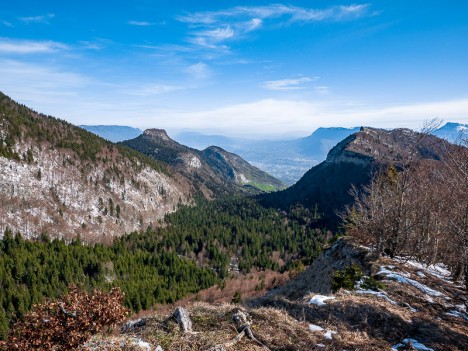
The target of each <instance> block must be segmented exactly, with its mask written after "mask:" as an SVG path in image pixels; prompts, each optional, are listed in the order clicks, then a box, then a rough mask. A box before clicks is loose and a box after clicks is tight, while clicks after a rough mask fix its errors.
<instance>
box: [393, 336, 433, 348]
mask: <svg viewBox="0 0 468 351" xmlns="http://www.w3.org/2000/svg"><path fill="white" fill-rule="evenodd" d="M409 345H411V346H413V348H415V349H416V350H418V351H434V349H431V348H429V347H427V346H425V345H424V344H421V343H420V342H419V341H417V340H415V339H410V338H407V339H404V340H403V341H402V342H401V343H399V344H396V345H394V346H393V347H392V351H398V349H399V348H400V347H406V346H409Z"/></svg>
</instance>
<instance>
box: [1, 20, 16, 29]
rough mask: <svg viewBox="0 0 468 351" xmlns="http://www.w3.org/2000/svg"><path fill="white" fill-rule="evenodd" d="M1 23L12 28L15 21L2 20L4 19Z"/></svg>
mask: <svg viewBox="0 0 468 351" xmlns="http://www.w3.org/2000/svg"><path fill="white" fill-rule="evenodd" d="M0 23H1V24H3V25H4V26H6V27H10V28H13V27H14V25H13V23H11V22H8V21H4V20H2V21H0Z"/></svg>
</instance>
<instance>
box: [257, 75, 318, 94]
mask: <svg viewBox="0 0 468 351" xmlns="http://www.w3.org/2000/svg"><path fill="white" fill-rule="evenodd" d="M317 79H318V77H313V78H310V77H299V78H287V79H280V80H269V81H266V82H263V83H262V84H261V85H260V86H261V87H262V88H265V89H268V90H282V91H284V90H300V89H304V88H305V87H304V84H306V83H309V82H312V81H314V80H317Z"/></svg>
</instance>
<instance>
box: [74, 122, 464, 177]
mask: <svg viewBox="0 0 468 351" xmlns="http://www.w3.org/2000/svg"><path fill="white" fill-rule="evenodd" d="M82 127H83V128H86V129H87V130H89V131H92V132H93V133H96V134H98V135H100V136H102V137H104V138H106V139H109V140H112V139H110V138H111V137H112V138H113V140H114V141H123V140H127V139H132V138H134V137H136V136H133V137H130V135H129V134H128V131H127V129H126V128H129V127H119V126H82ZM119 128H122V129H119ZM132 129H133V130H135V132H137V131H139V130H138V129H135V128H132ZM466 130H468V125H467V124H460V123H451V122H448V123H446V124H445V125H444V126H442V127H441V128H439V129H437V130H436V131H434V133H433V134H434V135H436V136H438V137H440V138H442V139H446V140H448V141H450V142H455V141H456V139H457V137H458V136H459V135H460V133H462V132H463V131H465V134H464V135H465V137H466V135H467V133H468V132H466ZM357 131H359V128H358V127H355V128H341V127H335V128H318V129H317V130H315V131H314V132H313V133H312V134H311V135H309V136H307V137H304V138H299V139H291V140H249V139H242V138H229V137H226V136H223V135H205V134H202V133H198V132H190V131H189V132H182V133H179V134H177V135H175V136H174V139H175V140H177V141H178V142H179V143H181V144H184V145H187V146H190V147H192V148H195V149H198V150H203V149H206V148H207V147H209V146H212V145H216V146H219V147H221V148H223V149H225V150H227V151H229V152H233V153H235V154H237V155H239V156H240V157H242V158H243V159H245V160H246V161H247V162H249V163H251V164H252V165H254V166H256V167H258V168H260V169H261V170H263V171H265V172H267V173H269V174H271V175H273V176H274V177H276V178H278V179H280V180H282V181H283V182H284V183H286V184H288V185H292V184H294V183H295V182H297V181H298V180H299V179H300V178H301V177H302V176H303V175H304V173H306V172H307V171H308V170H309V169H310V168H311V167H313V166H315V165H317V164H319V163H320V162H322V161H323V160H325V159H326V157H327V153H328V151H330V150H331V149H332V147H333V146H335V145H336V144H337V143H338V142H340V141H341V140H343V139H345V138H346V137H348V136H349V135H351V134H353V133H356V132H357ZM141 133H142V132H141V131H139V134H141ZM139 134H138V135H139ZM106 135H107V136H106Z"/></svg>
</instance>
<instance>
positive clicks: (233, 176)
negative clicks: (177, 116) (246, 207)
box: [123, 129, 284, 198]
mask: <svg viewBox="0 0 468 351" xmlns="http://www.w3.org/2000/svg"><path fill="white" fill-rule="evenodd" d="M123 144H124V145H127V146H129V147H131V148H133V149H135V150H137V151H139V152H141V153H143V154H145V155H147V156H150V157H152V158H153V159H155V160H157V161H162V162H165V163H167V164H169V165H171V166H173V167H174V168H175V169H176V170H177V171H179V172H180V173H181V174H183V175H184V176H185V177H187V178H188V179H190V181H191V182H192V183H193V185H194V189H193V190H194V191H200V192H202V193H203V194H204V196H205V197H208V198H212V197H217V196H221V195H232V194H234V193H239V192H240V193H246V194H252V193H258V192H259V191H272V190H278V189H281V188H283V187H284V185H283V183H282V182H281V181H279V180H278V179H276V178H274V177H272V176H270V175H269V174H267V173H265V172H263V171H261V170H260V169H258V168H256V167H254V166H252V165H250V164H249V163H248V162H246V161H245V160H243V159H242V158H240V157H239V156H237V155H235V154H232V153H229V152H227V151H225V150H223V149H221V148H220V147H216V146H210V147H208V148H206V149H205V150H203V151H199V150H196V149H192V148H190V147H187V146H185V145H181V144H179V143H178V142H176V141H175V140H173V139H171V138H170V137H169V136H168V135H167V133H166V132H165V131H164V130H161V129H147V130H145V131H144V133H143V135H141V136H139V137H137V138H135V139H131V140H127V141H124V142H123Z"/></svg>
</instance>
